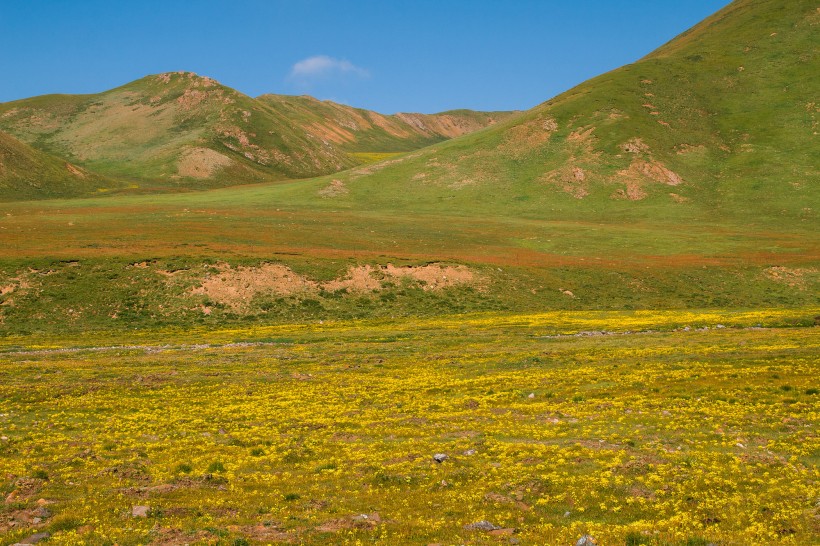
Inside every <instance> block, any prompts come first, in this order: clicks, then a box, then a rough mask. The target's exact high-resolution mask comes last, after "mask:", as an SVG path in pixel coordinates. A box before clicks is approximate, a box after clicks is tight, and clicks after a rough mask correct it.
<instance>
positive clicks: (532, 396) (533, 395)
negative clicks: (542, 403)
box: [527, 392, 535, 400]
mask: <svg viewBox="0 0 820 546" xmlns="http://www.w3.org/2000/svg"><path fill="white" fill-rule="evenodd" d="M527 398H529V399H530V400H532V399H533V398H535V393H534V392H531V393H530V394H529V395H528V396H527Z"/></svg>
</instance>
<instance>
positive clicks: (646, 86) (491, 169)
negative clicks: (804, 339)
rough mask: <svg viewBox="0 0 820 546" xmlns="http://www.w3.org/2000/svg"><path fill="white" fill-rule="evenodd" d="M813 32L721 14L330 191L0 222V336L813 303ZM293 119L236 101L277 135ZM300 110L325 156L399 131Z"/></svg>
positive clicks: (288, 105) (817, 201) (773, 17)
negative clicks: (271, 116)
mask: <svg viewBox="0 0 820 546" xmlns="http://www.w3.org/2000/svg"><path fill="white" fill-rule="evenodd" d="M819 24H820V11H818V10H817V7H816V5H815V4H814V3H813V2H809V1H807V0H798V1H786V0H765V1H764V0H757V1H753V0H737V1H736V2H734V3H733V4H731V5H730V6H728V7H727V8H725V9H724V10H722V11H720V12H719V13H717V14H715V15H714V16H713V17H711V18H709V19H707V20H706V21H704V22H703V23H701V24H699V25H697V26H696V27H694V28H693V29H691V30H690V31H688V32H686V33H684V34H683V35H682V36H680V37H678V38H676V39H674V40H672V41H671V42H669V43H668V44H666V45H664V46H663V47H661V48H660V49H658V50H657V51H655V52H653V53H651V54H650V55H648V56H647V57H645V58H643V59H641V60H639V61H637V62H636V63H634V64H631V65H627V66H625V67H623V68H620V69H617V70H614V71H612V72H609V73H607V74H603V75H601V76H599V77H597V78H594V79H592V80H590V81H588V82H585V83H583V84H581V85H579V86H578V87H576V88H575V89H572V90H570V91H568V92H567V93H564V94H562V95H559V96H558V97H555V98H553V99H551V100H549V101H547V102H545V103H543V104H541V105H539V106H537V107H536V108H534V109H532V110H530V111H527V112H525V113H522V114H520V115H517V116H513V117H509V118H507V119H504V120H501V121H499V122H498V123H495V124H493V125H492V126H490V127H487V128H485V129H483V130H480V131H476V132H473V133H470V134H466V135H464V136H460V137H458V138H453V139H450V140H446V141H443V142H439V143H437V144H434V145H432V146H429V147H425V148H421V149H418V150H414V151H411V152H409V153H405V154H399V155H396V156H393V157H390V158H389V159H386V160H384V161H381V162H378V163H371V164H367V165H358V166H355V167H352V168H350V169H348V170H345V171H343V172H338V173H334V174H331V175H325V176H321V177H317V178H312V179H306V180H294V181H289V182H286V183H281V182H278V183H266V184H254V185H247V186H243V187H230V188H221V189H215V190H212V191H206V192H197V193H187V194H177V195H160V196H157V195H136V196H135V195H116V196H109V197H100V198H90V199H83V200H45V201H39V202H34V201H31V202H23V201H19V202H14V203H5V204H3V205H2V209H0V210H1V211H2V212H3V214H2V215H0V253H2V255H3V256H4V257H5V259H4V260H3V261H2V262H1V263H0V265H1V266H2V268H0V288H2V290H3V294H4V295H3V298H4V299H3V302H2V305H0V311H2V314H0V319H2V321H4V322H2V321H0V322H2V323H3V328H4V329H6V331H10V332H13V331H35V330H40V329H43V330H48V329H55V328H57V329H61V331H65V329H70V328H74V329H77V330H82V329H87V328H109V327H114V328H116V327H118V325H122V326H124V327H138V326H140V325H150V326H154V325H157V324H165V325H175V326H178V325H190V324H199V323H202V324H205V325H209V324H226V323H230V322H231V321H238V322H244V321H248V320H259V321H266V322H271V321H273V322H276V321H290V322H293V321H302V320H314V319H316V320H318V319H322V320H324V319H332V318H364V317H376V316H384V317H386V316H400V315H413V316H416V315H439V314H446V313H463V312H474V311H499V310H504V311H516V312H520V311H540V310H543V309H647V308H650V309H651V308H655V309H657V308H705V307H734V308H761V307H779V306H812V305H814V306H817V305H818V304H820V300H818V294H820V237H819V236H818V233H820V229H818V225H819V223H818V215H817V212H818V209H820V194H819V192H818V181H820V174H819V173H818V171H819V170H820V165H818V162H820V155H818V154H817V144H816V138H817V135H816V133H817V130H818V127H817V115H818V113H820V112H819V111H818V107H817V104H816V102H815V101H816V98H815V96H814V95H815V94H816V90H817V89H818V88H820V86H819V85H818V83H819V82H818V78H820V76H818V74H820V73H819V72H817V71H816V70H814V68H815V67H816V66H817V55H818V43H817V40H816V38H815V37H816V32H817V27H818V25H819ZM173 78H179V79H186V80H187V79H188V76H186V75H177V76H174V77H172V81H173ZM146 85H165V84H164V83H162V82H156V81H153V80H151V83H147V84H146ZM169 85H171V84H169ZM209 89H210V88H209ZM214 89H221V88H219V87H216V86H215V84H214ZM180 96H183V95H180ZM177 98H179V97H177ZM223 98H224V97H223ZM49 100H50V101H51V100H54V99H49ZM65 100H66V106H65V108H67V109H69V108H76V107H75V106H74V104H75V102H72V101H80V100H82V101H86V100H87V99H79V98H73V99H70V100H69V99H65ZM163 100H165V99H163ZM168 100H173V101H176V100H177V99H168ZM149 101H150V99H149ZM309 102H310V99H302V98H296V99H293V98H288V99H281V98H277V97H270V96H267V97H262V98H260V99H259V100H258V101H256V103H255V105H256V106H257V107H258V108H260V109H263V110H264V111H266V112H267V111H277V112H278V114H277V115H279V116H280V117H279V118H278V119H286V118H287V119H294V118H295V117H299V116H297V115H296V114H295V113H293V112H290V113H288V109H292V110H296V109H298V108H302V106H303V104H304V103H309ZM314 106H315V105H314ZM249 107H250V106H249ZM4 108H7V110H5V111H6V112H7V113H8V105H4ZM132 108H137V109H140V108H143V106H132ZM175 108H176V107H175ZM317 108H321V109H322V111H323V112H324V113H322V114H315V115H314V114H311V115H310V116H309V115H307V114H300V116H302V119H303V120H305V121H304V123H303V124H302V126H303V127H310V128H311V131H315V134H325V135H326V140H327V141H328V143H329V144H332V146H329V147H328V148H327V153H330V151H331V150H332V151H333V153H336V152H337V151H338V153H339V155H338V156H333V157H337V158H342V159H344V158H353V157H354V156H352V155H350V154H355V153H364V150H368V149H381V150H384V149H385V148H387V146H388V144H389V142H390V138H393V137H396V135H395V134H394V133H396V132H398V129H396V127H398V125H393V123H394V122H395V123H398V120H400V119H401V118H400V117H398V116H397V118H398V119H388V118H385V119H387V121H386V122H383V121H381V120H380V121H379V122H378V123H377V122H376V119H377V118H374V117H372V116H368V115H364V114H362V113H361V112H360V111H351V110H348V109H345V108H343V107H337V106H335V105H330V104H327V103H323V104H320V105H319V106H318V107H317ZM215 111H217V110H215ZM254 112H256V111H254ZM255 115H256V114H251V119H252V120H253V119H254V116H255ZM311 116H312V117H311ZM356 116H358V117H356ZM472 116H475V114H472ZM479 116H480V115H479ZM217 117H218V115H217ZM6 119H7V121H6V122H5V123H8V119H11V120H12V121H14V120H19V119H22V118H16V117H14V116H8V118H6ZM72 119H79V118H72ZM485 119H486V118H485ZM351 120H353V121H355V127H353V125H354V124H353V123H351ZM365 122H367V123H365ZM423 122H424V124H425V127H427V128H428V129H429V128H430V126H431V125H433V123H432V122H431V123H430V124H429V125H428V124H427V121H426V120H423ZM44 123H45V122H44ZM317 124H318V125H317ZM322 124H324V125H322ZM21 127H24V125H21V126H20V127H18V129H17V130H18V133H19V131H21V130H22V129H21ZM339 127H342V128H344V130H342V129H339ZM334 128H335V129H334ZM388 128H389V130H388ZM260 133H261V131H256V134H260ZM54 134H61V133H60V132H57V133H54ZM185 134H186V135H187V134H188V133H185ZM246 134H248V135H249V134H250V133H249V132H248V133H246ZM304 134H308V133H304ZM390 135H392V137H391V136H390ZM189 136H190V135H189ZM351 136H352V138H351ZM441 136H442V135H439V136H435V135H433V134H432V133H429V134H428V135H427V136H426V137H425V138H430V139H437V138H439V137H441ZM331 137H332V139H335V140H331ZM28 138H29V140H32V141H33V140H35V139H36V135H34V134H33V133H32V134H30V135H29V137H28ZM49 138H50V139H51V140H49ZM54 138H55V137H54V136H51V137H48V138H47V139H46V140H45V141H44V142H46V144H47V145H48V146H54V145H55V144H54V143H56V142H57V140H54ZM186 138H187V137H186ZM203 138H204V137H203ZM226 138H227V137H226ZM249 138H250V137H249ZM413 138H419V137H413ZM183 140H184V139H183ZM305 140H312V139H311V138H310V137H305ZM336 141H338V142H336ZM117 142H118V141H116V140H115V141H112V142H110V143H104V145H106V146H115V145H117ZM208 142H211V144H208V146H211V147H210V148H207V147H206V146H205V144H202V146H203V148H204V149H207V150H216V149H217V146H218V145H217V144H214V143H213V142H221V141H218V139H217V140H216V141H208ZM227 142H228V144H231V145H235V146H238V145H237V144H236V141H231V140H227ZM49 143H51V144H49ZM374 143H375V144H374ZM101 145H102V144H101ZM186 145H188V144H186ZM41 146H44V147H47V146H46V145H41ZM369 146H373V147H372V148H369ZM396 146H397V147H398V146H399V144H396ZM219 149H221V150H223V152H224V153H225V155H226V157H227V156H228V153H229V152H225V150H224V146H223V148H219ZM228 149H229V148H228ZM393 149H394V150H395V149H397V148H393ZM220 153H222V152H220ZM231 153H233V151H231ZM231 157H234V156H231ZM316 157H319V156H316ZM321 157H330V156H321ZM342 159H339V161H342ZM241 161H243V160H241V159H238V160H237V165H240V164H241V165H248V164H247V163H240V162H241ZM248 161H250V160H248ZM351 161H352V159H351ZM78 163H79V162H78ZM80 164H81V165H86V164H87V163H80ZM171 165H174V164H173V163H169V164H168V166H167V169H168V171H167V172H171V170H170V169H171V168H172V167H171ZM338 166H339V165H336V166H335V167H333V168H334V169H335V168H336V167H338ZM173 168H176V167H173ZM248 168H250V167H248ZM101 287H104V288H105V289H104V290H101V289H100V288H101Z"/></svg>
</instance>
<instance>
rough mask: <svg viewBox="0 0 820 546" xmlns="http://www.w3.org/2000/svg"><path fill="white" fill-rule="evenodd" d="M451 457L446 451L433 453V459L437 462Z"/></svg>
mask: <svg viewBox="0 0 820 546" xmlns="http://www.w3.org/2000/svg"><path fill="white" fill-rule="evenodd" d="M449 458H450V457H448V456H447V455H446V454H445V453H436V454H435V455H433V460H434V461H436V462H437V463H443V462H444V461H446V460H447V459H449Z"/></svg>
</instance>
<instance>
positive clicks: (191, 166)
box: [177, 148, 233, 179]
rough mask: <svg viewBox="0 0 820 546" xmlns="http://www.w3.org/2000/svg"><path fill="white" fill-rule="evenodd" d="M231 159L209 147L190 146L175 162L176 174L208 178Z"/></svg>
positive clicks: (229, 162) (230, 161) (228, 164)
mask: <svg viewBox="0 0 820 546" xmlns="http://www.w3.org/2000/svg"><path fill="white" fill-rule="evenodd" d="M232 163H233V161H232V160H231V159H230V158H229V157H227V156H225V155H222V154H220V153H219V152H217V151H216V150H211V149H210V148H190V149H188V150H186V151H185V153H184V154H183V155H182V158H180V160H179V162H178V163H177V174H179V176H183V177H186V178H200V179H201V178H210V177H211V176H213V175H214V174H215V173H216V172H217V171H219V170H220V169H224V168H225V167H229V166H230V165H231V164H232Z"/></svg>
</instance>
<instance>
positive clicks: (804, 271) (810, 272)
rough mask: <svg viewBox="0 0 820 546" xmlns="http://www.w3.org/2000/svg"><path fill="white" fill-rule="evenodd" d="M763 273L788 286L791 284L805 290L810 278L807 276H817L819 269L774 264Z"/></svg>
mask: <svg viewBox="0 0 820 546" xmlns="http://www.w3.org/2000/svg"><path fill="white" fill-rule="evenodd" d="M763 274H764V275H765V276H766V278H768V279H771V280H773V281H775V282H777V283H781V284H785V285H786V286H790V287H792V288H799V289H800V290H805V289H806V285H807V284H808V282H809V279H807V278H806V277H816V275H817V269H814V268H788V267H783V266H774V267H770V268H768V269H766V270H765V271H764V272H763Z"/></svg>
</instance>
